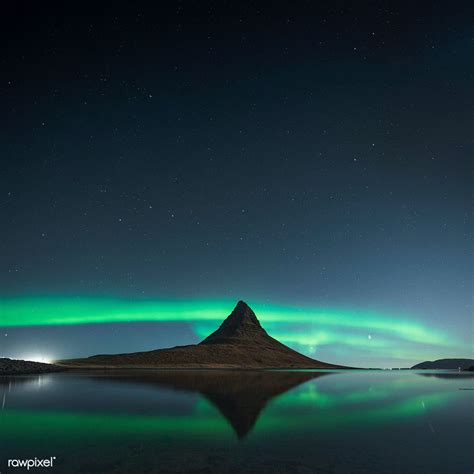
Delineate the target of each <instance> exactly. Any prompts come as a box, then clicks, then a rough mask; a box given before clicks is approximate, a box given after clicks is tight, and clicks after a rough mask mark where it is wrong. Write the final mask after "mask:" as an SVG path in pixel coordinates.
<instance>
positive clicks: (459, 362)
mask: <svg viewBox="0 0 474 474" xmlns="http://www.w3.org/2000/svg"><path fill="white" fill-rule="evenodd" d="M471 365H474V359H438V360H434V361H430V360H427V361H425V362H420V363H419V364H416V365H414V366H413V367H412V369H459V368H461V369H468V368H469V367H470V366H471Z"/></svg>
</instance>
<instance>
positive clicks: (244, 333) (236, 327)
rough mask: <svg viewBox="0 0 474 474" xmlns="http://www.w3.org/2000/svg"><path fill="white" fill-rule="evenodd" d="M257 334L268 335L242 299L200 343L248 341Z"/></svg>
mask: <svg viewBox="0 0 474 474" xmlns="http://www.w3.org/2000/svg"><path fill="white" fill-rule="evenodd" d="M259 336H260V337H261V336H267V337H268V335H267V333H266V331H265V329H263V328H262V326H261V325H260V322H259V321H258V319H257V316H255V313H254V312H253V311H252V308H250V306H249V305H248V304H247V303H245V302H244V301H239V302H238V303H237V305H236V306H235V308H234V310H233V311H232V313H230V315H229V316H227V318H226V319H225V320H224V322H223V323H222V324H221V325H220V327H219V329H217V331H214V332H213V333H212V334H211V335H209V336H208V337H207V338H206V339H204V340H203V341H202V342H201V344H214V343H221V342H226V341H227V342H230V341H232V342H238V341H239V340H242V341H248V340H249V339H255V338H258V337H259Z"/></svg>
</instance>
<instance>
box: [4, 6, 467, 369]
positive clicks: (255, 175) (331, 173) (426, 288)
mask: <svg viewBox="0 0 474 474" xmlns="http://www.w3.org/2000/svg"><path fill="white" fill-rule="evenodd" d="M314 3H315V2H301V3H299V2H297V3H296V4H294V3H290V2H285V3H282V4H280V3H278V2H277V3H275V2H272V4H271V5H270V4H269V5H267V6H265V5H264V4H259V5H256V4H254V5H252V4H250V3H241V2H239V3H238V4H237V3H235V4H229V3H223V2H215V3H209V4H208V3H205V2H204V3H203V2H170V3H168V4H165V5H163V6H161V3H160V7H159V8H158V7H155V8H151V7H150V8H142V7H141V6H140V7H138V6H134V5H130V4H128V5H126V6H121V4H120V3H118V4H115V5H114V6H113V7H110V8H107V9H104V11H99V10H98V9H97V6H96V8H94V9H93V10H92V9H87V8H86V7H84V8H83V7H82V6H81V7H80V8H79V6H76V7H72V6H71V5H68V6H64V5H62V6H58V7H55V8H53V7H52V6H51V7H49V6H45V5H43V4H42V5H35V3H34V2H31V3H30V4H28V3H21V2H20V3H18V4H15V6H10V7H8V8H6V11H5V14H4V15H2V19H1V23H2V24H1V35H2V44H3V48H4V50H3V53H2V60H1V61H2V62H1V65H2V70H3V73H2V79H1V83H0V94H1V103H2V111H3V113H2V127H1V128H0V143H1V154H2V172H1V174H0V185H1V186H0V193H1V196H0V217H1V222H2V232H1V238H0V245H1V247H0V250H1V251H0V288H1V293H2V296H6V297H9V296H17V297H20V298H21V297H28V296H37V295H43V296H44V295H46V296H51V297H55V296H81V297H86V296H100V297H125V298H130V299H144V298H153V299H157V300H159V299H163V298H165V299H183V298H185V299H196V300H200V299H205V300H212V299H226V300H234V299H235V300H237V299H240V298H244V299H249V300H251V301H252V300H255V301H259V302H267V303H273V304H285V305H290V306H293V307H298V306H299V305H306V306H312V307H315V308H320V307H321V308H328V307H329V308H338V307H341V308H349V309H351V310H358V311H374V312H377V313H380V314H389V315H397V314H402V315H408V317H409V318H413V319H414V320H416V321H420V322H421V323H423V324H425V325H426V326H427V327H433V328H436V330H439V331H441V332H444V333H445V334H446V337H447V338H449V339H451V340H452V341H453V342H454V343H456V342H457V343H458V345H459V347H461V348H462V351H465V350H466V348H467V347H468V346H469V337H470V336H469V335H471V336H472V332H471V328H472V299H471V295H470V289H471V287H472V258H471V257H472V254H471V247H470V242H471V239H472V220H471V208H470V206H471V199H472V192H471V188H472V161H471V160H472V153H473V140H472V110H473V92H472V80H473V72H474V71H473V63H472V53H473V41H472V22H471V21H470V19H471V18H472V13H473V11H472V10H473V9H472V6H471V5H470V4H469V2H456V3H451V2H417V3H416V5H413V4H410V3H408V2H377V3H374V2H357V4H349V3H347V2H327V3H325V2H317V3H318V4H317V5H314ZM224 316H225V314H224V315H223V317H224ZM0 318H1V314H0ZM150 324H151V323H150ZM173 324H174V323H156V327H157V330H156V331H157V336H156V341H157V346H163V345H173V344H176V343H183V342H192V340H193V337H192V334H193V332H192V330H191V329H190V327H187V326H186V327H185V328H184V329H183V327H182V324H183V323H179V324H178V323H175V324H176V326H175V327H174V328H172V326H173ZM0 325H1V319H0ZM357 325H358V324H357V321H355V322H354V326H355V328H357ZM112 326H116V325H112ZM118 326H120V325H118ZM122 329H123V327H122V328H119V329H118V331H119V333H120V334H122V335H121V336H120V338H118V339H117V338H111V339H110V340H107V342H106V338H105V337H104V339H103V341H104V342H103V343H104V344H106V345H107V347H108V348H109V349H110V350H111V351H113V350H114V347H117V349H118V348H120V350H123V349H124V346H125V345H126V344H125V343H126V341H127V339H126V338H127V334H130V333H133V334H134V336H133V337H135V338H136V341H137V342H136V343H135V344H134V346H133V348H132V349H134V350H135V349H139V348H140V347H141V345H143V346H146V348H149V347H148V346H149V345H150V340H149V338H150V337H151V336H149V334H150V327H149V325H148V324H137V325H136V326H133V325H132V327H131V328H130V329H127V331H123V330H122ZM102 330H104V327H102V328H101V329H99V328H98V326H94V325H93V326H91V327H90V326H84V327H81V328H80V329H79V328H77V327H72V328H71V327H66V328H62V329H61V328H56V329H54V330H53V329H48V328H44V327H43V328H38V327H36V328H29V329H28V328H23V329H21V330H19V329H18V330H15V329H9V336H8V337H5V339H4V340H8V343H6V342H3V341H1V342H0V344H2V345H3V346H4V349H3V351H4V352H7V353H15V354H17V353H18V352H19V351H20V350H19V349H18V348H19V347H20V346H21V347H22V348H23V347H24V346H25V345H26V346H28V344H29V345H30V346H31V347H33V348H34V347H36V345H38V347H43V346H44V345H45V341H46V339H47V340H48V345H49V346H51V345H52V346H54V344H56V345H57V346H58V347H64V346H65V345H67V344H65V342H64V341H65V340H66V339H67V338H70V333H71V331H77V334H79V333H80V334H83V337H81V338H78V339H77V341H78V342H77V344H78V347H76V346H74V344H73V345H72V346H69V347H70V348H71V349H70V350H69V352H68V355H70V353H76V352H78V351H82V352H84V351H85V352H88V350H89V348H90V351H91V352H94V351H95V352H97V351H99V350H100V347H99V346H100V343H99V342H97V343H94V344H93V343H92V342H91V341H92V340H96V339H97V337H96V336H97V334H99V333H100V331H102ZM15 331H17V336H16V338H15V337H14V335H15V334H14V333H15ZM51 331H53V332H54V331H56V332H54V334H57V336H55V337H52V332H51ZM63 332H64V333H67V334H69V336H65V335H64V334H63ZM159 335H161V336H159ZM45 338H46V339H45ZM51 338H52V340H51ZM65 338H66V339H65ZM194 339H197V336H196V335H195V336H194ZM153 340H155V339H153ZM27 341H28V342H27ZM84 341H86V345H84ZM87 341H88V342H87ZM139 341H144V342H143V343H142V344H140V342H139ZM89 343H90V345H89V346H88V345H87V344H89ZM41 344H43V346H41ZM68 344H69V343H68ZM79 345H80V350H79ZM0 349H1V347H0ZM86 349H87V350H86ZM21 350H22V351H23V349H21ZM326 350H329V349H328V348H327V347H326ZM462 351H461V352H462ZM56 352H59V353H60V354H62V353H64V351H62V352H61V350H57V351H56ZM433 352H436V350H435V349H433ZM1 355H2V350H0V356H1ZM4 355H8V354H4ZM433 355H436V354H433ZM458 355H459V356H463V355H467V354H465V353H464V352H463V353H459V354H458ZM329 356H331V352H330V351H329V352H328V357H329ZM361 357H362V356H361ZM405 359H407V360H408V359H410V357H408V355H407V357H406V358H405ZM410 360H411V359H410Z"/></svg>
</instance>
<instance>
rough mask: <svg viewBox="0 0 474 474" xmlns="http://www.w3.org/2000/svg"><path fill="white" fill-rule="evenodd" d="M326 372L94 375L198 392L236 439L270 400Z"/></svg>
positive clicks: (161, 372)
mask: <svg viewBox="0 0 474 474" xmlns="http://www.w3.org/2000/svg"><path fill="white" fill-rule="evenodd" d="M329 373H330V372H297V371H295V372H280V371H228V370H227V371H217V370H216V371H197V370H189V371H188V370H183V371H178V372H177V371H158V372H151V371H145V372H135V373H128V374H122V375H120V374H117V375H113V376H110V375H98V374H95V375H93V377H94V378H95V379H98V378H102V379H103V378H104V377H105V378H106V380H108V381H114V382H121V383H126V384H130V383H139V384H147V385H151V386H154V387H156V388H160V387H161V388H163V387H164V388H171V389H174V390H183V391H186V392H198V393H199V394H201V395H202V396H204V397H205V398H206V399H207V400H209V401H210V402H211V403H212V404H213V405H214V406H215V407H216V408H217V409H218V410H219V411H220V413H222V415H223V416H224V417H225V418H226V419H227V420H228V421H229V423H230V424H231V426H232V428H233V429H234V431H235V433H236V434H237V436H238V437H239V438H243V437H245V436H246V435H247V433H248V432H249V431H250V430H251V429H252V427H253V426H254V424H255V422H256V420H257V418H258V416H259V415H260V413H261V411H262V410H263V408H264V407H265V405H266V404H267V403H268V402H269V401H270V400H271V399H272V398H274V397H276V396H278V395H280V394H282V393H285V392H287V391H288V390H290V389H292V388H294V387H296V386H298V385H300V384H302V383H304V382H307V381H308V380H312V379H316V378H318V377H322V376H324V375H328V374H329Z"/></svg>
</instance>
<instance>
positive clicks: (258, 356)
mask: <svg viewBox="0 0 474 474" xmlns="http://www.w3.org/2000/svg"><path fill="white" fill-rule="evenodd" d="M57 363H58V364H59V365H61V366H67V367H84V368H95V367H106V368H134V367H141V368H146V367H148V368H156V367H162V368H244V369H263V368H275V369H278V368H315V369H320V368H324V369H326V368H341V366H338V365H335V364H328V363H326V362H321V361H319V360H315V359H311V358H310V357H307V356H305V355H303V354H300V353H299V352H296V351H294V350H293V349H290V348H289V347H287V346H285V345H284V344H282V343H281V342H278V341H277V340H276V339H274V338H273V337H271V336H269V335H268V334H267V332H266V331H265V329H263V328H262V326H261V325H260V322H259V321H258V319H257V316H256V315H255V313H254V312H253V311H252V309H251V308H250V307H249V306H248V305H247V304H246V303H244V302H243V301H239V302H238V303H237V306H236V307H235V308H234V310H233V311H232V313H231V314H230V315H229V316H228V317H227V318H226V319H225V320H224V322H223V323H222V324H221V325H220V327H219V328H218V329H217V330H216V331H214V332H213V333H212V334H210V335H209V336H208V337H206V339H204V340H203V341H202V342H200V343H199V344H196V345H189V346H177V347H173V348H170V349H157V350H153V351H147V352H134V353H129V354H115V355H96V356H92V357H87V358H85V359H70V360H62V361H57Z"/></svg>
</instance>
